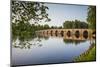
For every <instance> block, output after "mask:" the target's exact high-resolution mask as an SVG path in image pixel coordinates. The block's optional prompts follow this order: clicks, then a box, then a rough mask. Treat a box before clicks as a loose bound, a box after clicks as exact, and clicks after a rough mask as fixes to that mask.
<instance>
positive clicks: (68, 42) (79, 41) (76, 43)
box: [63, 39, 86, 45]
mask: <svg viewBox="0 0 100 67" xmlns="http://www.w3.org/2000/svg"><path fill="white" fill-rule="evenodd" d="M85 41H86V40H71V39H63V42H64V43H65V44H71V43H74V44H75V45H78V44H80V43H82V42H85Z"/></svg>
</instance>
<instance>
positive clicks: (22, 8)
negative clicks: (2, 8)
mask: <svg viewBox="0 0 100 67" xmlns="http://www.w3.org/2000/svg"><path fill="white" fill-rule="evenodd" d="M11 8H12V9H11V10H12V21H14V22H18V21H24V22H25V21H26V22H28V21H29V20H33V21H34V22H39V21H41V20H43V19H44V20H45V21H50V19H49V18H48V14H47V10H48V9H49V8H48V7H47V6H45V5H44V3H38V2H30V1H12V3H11Z"/></svg>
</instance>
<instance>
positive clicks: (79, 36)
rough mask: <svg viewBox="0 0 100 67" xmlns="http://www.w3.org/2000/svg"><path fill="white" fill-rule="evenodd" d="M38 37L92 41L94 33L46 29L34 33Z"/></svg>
mask: <svg viewBox="0 0 100 67" xmlns="http://www.w3.org/2000/svg"><path fill="white" fill-rule="evenodd" d="M36 34H37V35H38V36H43V37H63V39H70V40H92V39H95V38H96V31H95V30H91V29H47V30H39V31H36Z"/></svg>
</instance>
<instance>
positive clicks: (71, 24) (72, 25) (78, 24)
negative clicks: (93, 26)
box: [63, 20, 88, 29]
mask: <svg viewBox="0 0 100 67" xmlns="http://www.w3.org/2000/svg"><path fill="white" fill-rule="evenodd" d="M63 28H65V29H87V28H88V24H87V23H86V22H82V21H79V20H75V21H65V22H64V23H63Z"/></svg>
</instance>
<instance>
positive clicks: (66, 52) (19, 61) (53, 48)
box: [12, 37, 91, 65]
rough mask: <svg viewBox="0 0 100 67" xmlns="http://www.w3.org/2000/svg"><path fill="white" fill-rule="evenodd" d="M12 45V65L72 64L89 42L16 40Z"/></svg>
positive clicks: (50, 39)
mask: <svg viewBox="0 0 100 67" xmlns="http://www.w3.org/2000/svg"><path fill="white" fill-rule="evenodd" d="M12 45H13V46H12V64H13V65H27V64H33V65H34V64H44V63H62V62H73V60H74V58H75V57H77V56H79V55H80V54H82V53H83V52H85V51H86V50H88V49H89V47H90V46H91V45H90V41H89V40H86V41H73V40H66V39H63V38H60V37H49V38H38V37H36V38H33V39H31V40H26V41H20V40H19V39H17V40H15V41H13V42H12Z"/></svg>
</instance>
